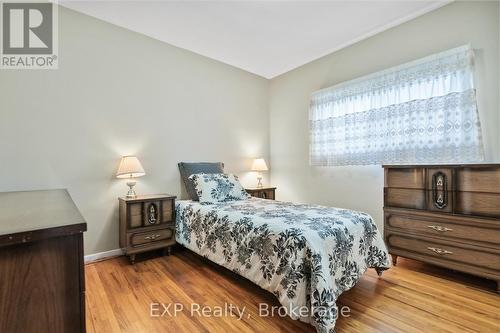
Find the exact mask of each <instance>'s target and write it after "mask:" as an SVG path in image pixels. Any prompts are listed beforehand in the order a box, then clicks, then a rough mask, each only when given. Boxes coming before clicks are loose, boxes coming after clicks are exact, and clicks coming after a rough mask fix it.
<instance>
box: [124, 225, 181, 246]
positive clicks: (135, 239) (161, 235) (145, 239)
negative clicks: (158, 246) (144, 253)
mask: <svg viewBox="0 0 500 333" xmlns="http://www.w3.org/2000/svg"><path fill="white" fill-rule="evenodd" d="M173 238H175V229H174V228H173V227H172V228H167V229H160V230H154V231H149V232H141V233H134V234H130V245H131V246H140V245H144V244H148V243H153V242H158V241H164V240H170V239H173Z"/></svg>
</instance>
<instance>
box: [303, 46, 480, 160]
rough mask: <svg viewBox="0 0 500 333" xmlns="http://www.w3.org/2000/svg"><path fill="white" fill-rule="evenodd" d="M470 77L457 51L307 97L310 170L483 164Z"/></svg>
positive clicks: (466, 59)
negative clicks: (425, 164) (367, 165)
mask: <svg viewBox="0 0 500 333" xmlns="http://www.w3.org/2000/svg"><path fill="white" fill-rule="evenodd" d="M473 74H474V73H473V51H472V49H471V47H470V46H462V47H458V48H455V49H452V50H448V51H445V52H441V53H438V54H435V55H431V56H429V57H426V58H423V59H420V60H416V61H413V62H410V63H407V64H403V65H400V66H397V67H393V68H390V69H387V70H384V71H381V72H377V73H374V74H371V75H368V76H365V77H361V78H358V79H355V80H352V81H348V82H344V83H341V84H339V85H336V86H333V87H330V88H326V89H323V90H320V91H317V92H315V93H313V95H312V100H311V105H310V112H309V121H310V163H311V165H315V166H329V165H365V164H414V163H415V164H416V163H457V162H458V163H460V162H478V161H481V160H483V158H484V157H483V146H482V138H481V125H480V122H479V115H478V111H477V106H476V91H475V89H474V78H473Z"/></svg>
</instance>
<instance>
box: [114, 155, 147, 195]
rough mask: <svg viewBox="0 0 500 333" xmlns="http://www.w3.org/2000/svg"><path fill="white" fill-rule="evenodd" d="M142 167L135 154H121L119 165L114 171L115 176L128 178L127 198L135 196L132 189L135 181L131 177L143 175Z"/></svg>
mask: <svg viewBox="0 0 500 333" xmlns="http://www.w3.org/2000/svg"><path fill="white" fill-rule="evenodd" d="M145 174H146V172H144V168H143V167H142V165H141V162H139V159H138V158H137V157H135V156H123V157H122V160H121V161H120V166H119V167H118V171H117V172H116V178H128V179H129V181H128V182H127V186H128V187H129V190H128V193H127V198H135V197H136V196H137V195H136V194H135V191H134V186H135V184H136V182H135V181H134V180H133V179H132V178H137V177H141V176H144V175H145Z"/></svg>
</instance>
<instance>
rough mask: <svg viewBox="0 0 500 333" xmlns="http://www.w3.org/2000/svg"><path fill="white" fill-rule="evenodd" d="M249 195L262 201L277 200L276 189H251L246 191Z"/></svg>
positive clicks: (265, 187)
mask: <svg viewBox="0 0 500 333" xmlns="http://www.w3.org/2000/svg"><path fill="white" fill-rule="evenodd" d="M245 190H246V191H247V193H248V194H250V195H251V196H252V197H256V198H261V199H269V200H275V199H276V187H268V186H264V187H251V188H246V189H245Z"/></svg>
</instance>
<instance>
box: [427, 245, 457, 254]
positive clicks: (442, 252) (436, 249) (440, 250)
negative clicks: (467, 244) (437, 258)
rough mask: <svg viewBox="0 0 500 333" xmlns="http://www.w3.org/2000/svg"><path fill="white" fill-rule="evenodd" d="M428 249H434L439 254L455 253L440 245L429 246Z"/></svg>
mask: <svg viewBox="0 0 500 333" xmlns="http://www.w3.org/2000/svg"><path fill="white" fill-rule="evenodd" d="M427 250H429V251H432V252H434V253H436V254H439V255H445V254H453V252H451V251H447V250H443V249H440V248H439V247H428V248H427Z"/></svg>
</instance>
